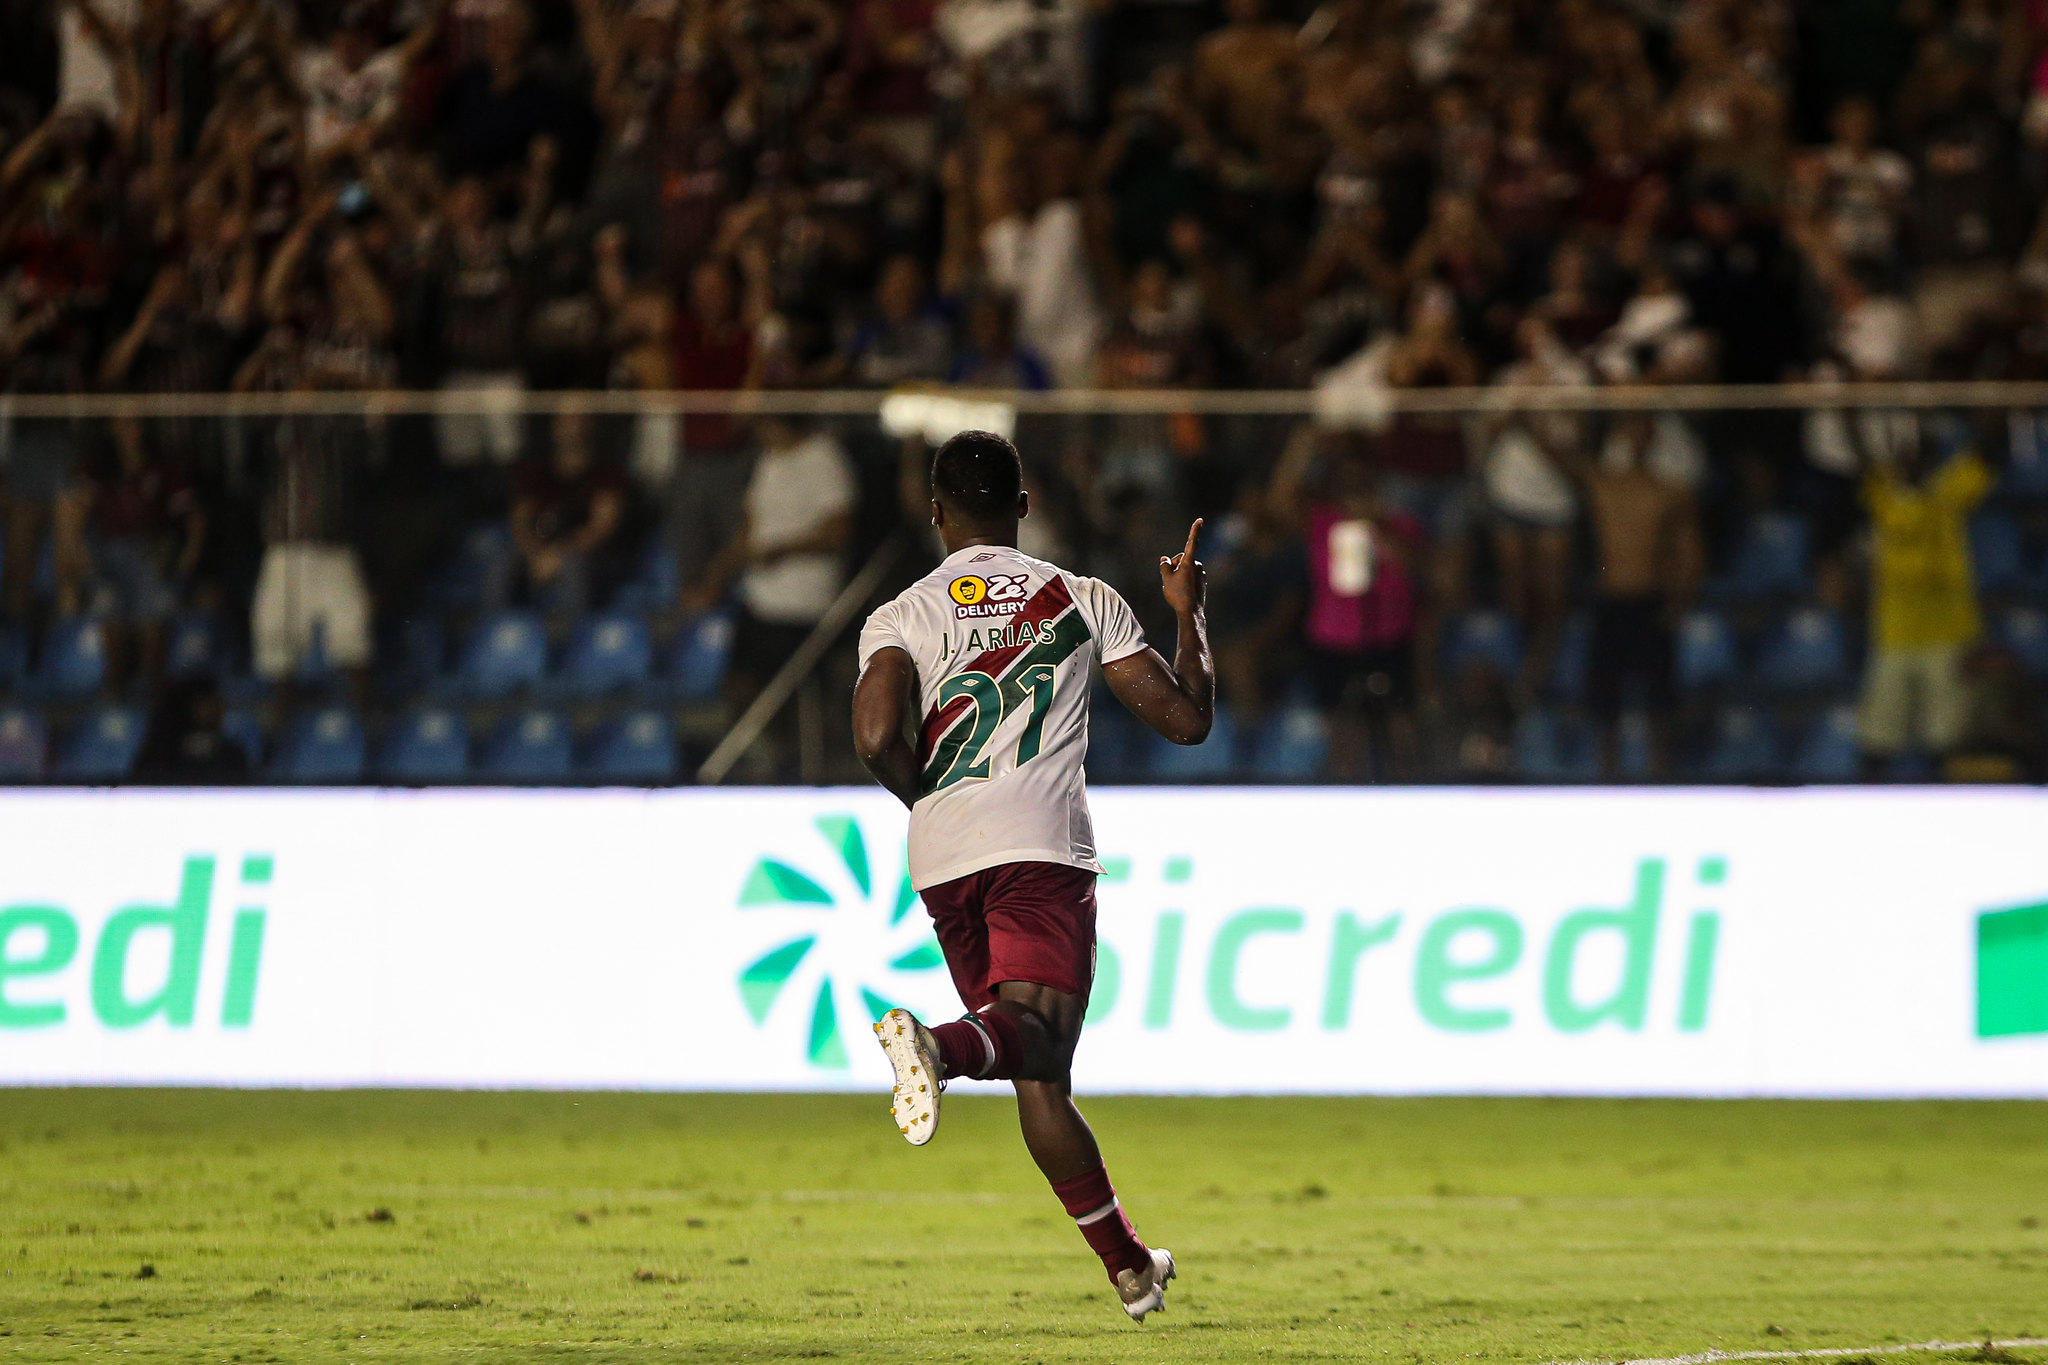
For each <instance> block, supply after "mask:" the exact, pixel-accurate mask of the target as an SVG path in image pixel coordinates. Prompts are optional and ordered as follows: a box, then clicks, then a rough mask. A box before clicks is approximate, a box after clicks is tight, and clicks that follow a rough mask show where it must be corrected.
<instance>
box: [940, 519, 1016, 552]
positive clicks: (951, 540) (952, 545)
mask: <svg viewBox="0 0 2048 1365" xmlns="http://www.w3.org/2000/svg"><path fill="white" fill-rule="evenodd" d="M939 539H940V541H941V542H942V543H943V544H944V545H945V547H946V558H948V559H951V558H952V557H953V556H954V555H957V554H959V553H960V552H961V551H962V550H972V549H974V548H975V547H977V546H981V547H984V548H986V547H989V546H994V547H995V548H997V549H1002V550H1014V549H1016V548H1017V528H1016V527H1015V526H1014V525H1013V526H1011V527H1010V529H1009V530H1007V531H1002V530H994V531H992V530H988V529H986V528H977V529H976V530H973V531H962V532H961V533H960V534H958V535H955V534H954V533H953V532H952V531H951V530H949V529H947V528H945V527H941V528H940V529H939Z"/></svg>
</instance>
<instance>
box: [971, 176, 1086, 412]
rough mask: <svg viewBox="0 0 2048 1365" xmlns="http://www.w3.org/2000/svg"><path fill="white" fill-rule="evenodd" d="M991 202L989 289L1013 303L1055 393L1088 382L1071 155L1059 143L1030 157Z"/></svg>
mask: <svg viewBox="0 0 2048 1365" xmlns="http://www.w3.org/2000/svg"><path fill="white" fill-rule="evenodd" d="M1025 154H1026V153H1024V152H1022V151H1020V152H1017V153H1015V155H1017V156H1018V158H1019V160H1018V162H1017V163H1016V164H1014V165H1013V166H1012V167H1011V169H1010V172H1009V173H1008V175H1007V176H1004V177H1002V179H1001V181H1000V183H999V184H998V186H997V188H996V189H995V191H994V193H993V194H992V200H993V204H992V207H991V208H989V209H988V210H987V211H986V212H985V217H986V218H987V221H988V226H987V227H986V229H985V230H984V232H983V235H982V254H983V257H984V263H985V269H986V270H987V272H988V279H989V282H990V283H991V284H993V285H995V286H996V287H997V288H998V289H1002V290H1006V291H1008V292H1009V293H1011V294H1013V295H1015V297H1016V299H1017V318H1018V335H1019V337H1020V338H1021V339H1022V340H1023V341H1024V343H1025V344H1026V345H1027V346H1029V347H1030V348H1031V349H1032V350H1033V351H1034V352H1036V353H1037V354H1038V355H1040V356H1042V357H1043V358H1044V359H1045V362H1046V364H1047V365H1048V366H1049V367H1050V368H1051V370H1052V374H1053V379H1054V381H1055V382H1056V383H1058V384H1060V385H1061V386H1062V387H1072V388H1082V387H1086V386H1087V385H1088V383H1089V382H1090V381H1091V380H1092V379H1093V378H1094V373H1095V348H1096V346H1097V345H1098V344H1099V343H1100V341H1101V339H1102V331H1103V326H1102V316H1101V312H1100V310H1099V308H1098V305H1097V303H1096V299H1097V297H1098V296H1097V294H1096V289H1095V281H1094V277H1093V275H1092V273H1091V271H1090V268H1089V264H1088V257H1087V252H1086V249H1085V247H1086V238H1085V235H1084V232H1083V229H1082V220H1081V204H1080V201H1079V200H1078V199H1076V198H1075V197H1074V193H1075V183H1074V171H1075V168H1074V165H1073V149H1072V147H1071V146H1070V145H1069V144H1067V143H1065V142H1055V143H1053V144H1051V145H1049V146H1046V147H1040V148H1034V149H1030V152H1029V154H1030V155H1031V156H1032V159H1033V161H1035V163H1036V164H1035V166H1034V167H1032V168H1031V169H1026V167H1025V165H1024V164H1023V163H1022V157H1023V156H1024V155H1025Z"/></svg>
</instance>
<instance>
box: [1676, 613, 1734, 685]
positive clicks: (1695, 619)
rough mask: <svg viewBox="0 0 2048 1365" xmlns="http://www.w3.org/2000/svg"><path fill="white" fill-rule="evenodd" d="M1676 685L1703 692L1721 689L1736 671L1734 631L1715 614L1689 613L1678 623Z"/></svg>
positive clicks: (1718, 614)
mask: <svg viewBox="0 0 2048 1365" xmlns="http://www.w3.org/2000/svg"><path fill="white" fill-rule="evenodd" d="M1677 651H1678V658H1677V660H1676V663H1677V673H1678V686H1679V688H1680V689H1681V690H1682V691H1686V692H1706V691H1711V690H1712V689H1714V688H1716V687H1722V686H1725V685H1726V684H1727V683H1728V682H1730V681H1731V680H1732V679H1733V678H1734V677H1735V676H1736V673H1737V672H1738V671H1739V669H1740V662H1739V660H1738V659H1737V657H1736V652H1735V628H1734V627H1733V626H1731V625H1729V624H1728V618H1727V617H1725V616H1723V615H1722V614H1721V613H1720V612H1717V611H1689V612H1687V613H1686V614H1685V619H1684V620H1682V621H1680V622H1679V623H1678V642H1677Z"/></svg>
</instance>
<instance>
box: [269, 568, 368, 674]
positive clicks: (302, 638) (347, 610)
mask: <svg viewBox="0 0 2048 1365" xmlns="http://www.w3.org/2000/svg"><path fill="white" fill-rule="evenodd" d="M251 615H252V617H253V621H252V623H251V631H252V633H253V634H254V636H255V654H256V673H257V675H258V676H259V677H264V678H282V677H286V676H288V675H289V674H290V673H291V672H292V670H293V669H294V668H296V667H297V666H298V664H299V663H300V661H301V660H302V659H303V658H304V657H305V655H306V652H307V651H308V650H309V649H311V648H312V645H313V634H314V630H315V628H316V627H317V628H318V630H319V633H320V639H321V644H322V648H323V650H324V651H325V654H326V659H327V664H328V666H329V667H331V668H362V667H365V666H367V665H368V664H369V662H370V590H369V588H368V587H367V586H365V584H364V582H363V570H362V566H361V565H359V564H358V563H357V562H356V552H355V551H354V550H352V549H350V548H349V547H347V546H346V545H321V544H317V543H314V542H311V541H289V542H286V543H285V544H282V545H273V546H271V547H270V548H269V549H268V550H266V551H265V552H264V555H263V568H262V570H261V572H259V573H258V574H257V576H256V603H255V609H254V611H253V612H252V613H251Z"/></svg>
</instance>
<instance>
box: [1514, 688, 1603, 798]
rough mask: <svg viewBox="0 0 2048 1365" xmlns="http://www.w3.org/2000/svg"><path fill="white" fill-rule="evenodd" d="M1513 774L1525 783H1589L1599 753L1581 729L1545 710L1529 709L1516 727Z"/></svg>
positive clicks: (1595, 773) (1595, 772)
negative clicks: (1517, 775) (1514, 772)
mask: <svg viewBox="0 0 2048 1365" xmlns="http://www.w3.org/2000/svg"><path fill="white" fill-rule="evenodd" d="M1515 771H1516V773H1517V774H1519V775H1520V777H1521V778H1522V780H1523V781H1525V782H1592V781H1594V780H1596V779H1597V778H1598V777H1599V776H1600V751H1599V747H1598V745H1597V744H1596V743H1595V742H1594V736H1593V734H1592V732H1591V731H1590V730H1588V729H1587V728H1586V727H1585V726H1584V725H1582V724H1579V723H1577V722H1575V721H1572V720H1569V719H1567V718H1566V717H1564V716H1561V715H1559V714H1558V713H1557V712H1556V711H1554V710H1552V709H1551V708H1549V707H1547V706H1532V707H1530V708H1529V709H1528V710H1527V711H1524V712H1523V713H1522V718H1521V719H1520V720H1519V721H1517V722H1516V723H1515Z"/></svg>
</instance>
